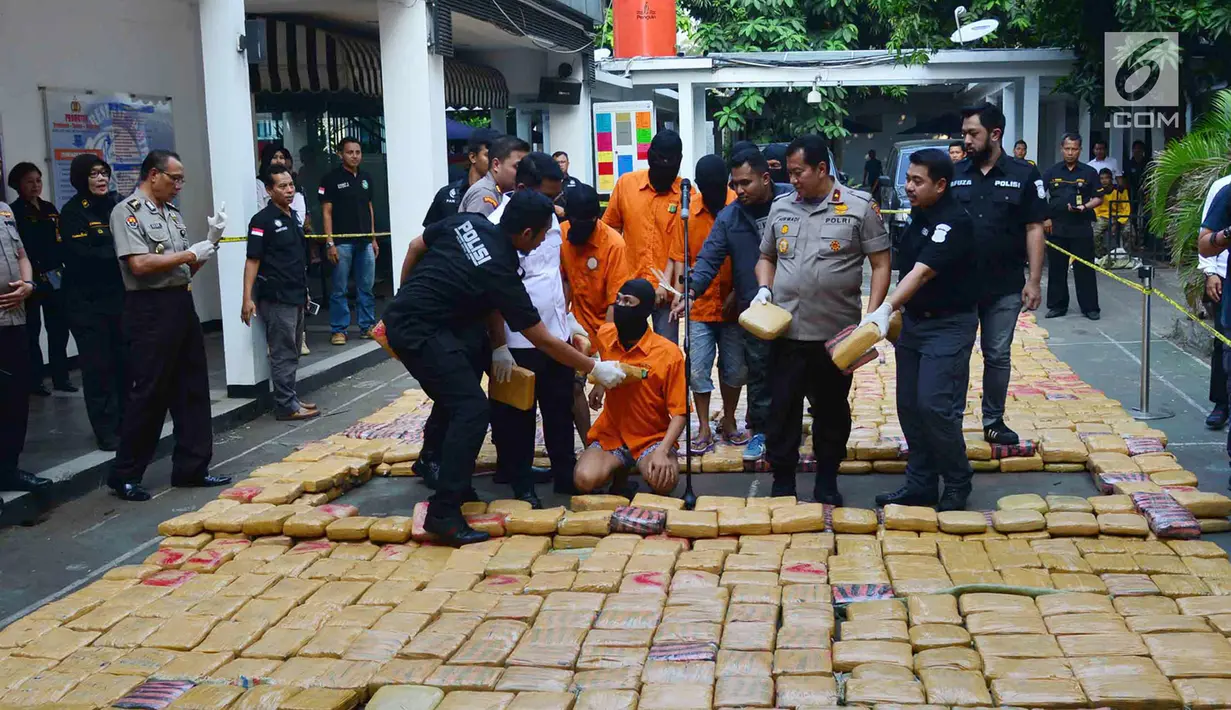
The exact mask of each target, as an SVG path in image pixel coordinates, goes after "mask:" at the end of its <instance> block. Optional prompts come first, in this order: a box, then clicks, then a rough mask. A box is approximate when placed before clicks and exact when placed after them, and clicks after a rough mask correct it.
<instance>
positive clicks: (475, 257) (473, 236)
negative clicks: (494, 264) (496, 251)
mask: <svg viewBox="0 0 1231 710" xmlns="http://www.w3.org/2000/svg"><path fill="white" fill-rule="evenodd" d="M453 233H454V234H456V235H457V243H458V244H461V245H462V251H463V252H464V253H465V254H466V258H467V259H470V263H471V264H474V265H475V266H481V265H483V264H486V263H487V262H489V261H491V259H492V255H491V254H489V253H487V247H486V246H484V245H483V240H482V239H480V238H479V233H478V232H476V231H475V229H474V225H473V224H471V223H470V221H469V220H467V221H465V222H463V223H462V224H461V226H459V227H458V228H457V229H454V230H453Z"/></svg>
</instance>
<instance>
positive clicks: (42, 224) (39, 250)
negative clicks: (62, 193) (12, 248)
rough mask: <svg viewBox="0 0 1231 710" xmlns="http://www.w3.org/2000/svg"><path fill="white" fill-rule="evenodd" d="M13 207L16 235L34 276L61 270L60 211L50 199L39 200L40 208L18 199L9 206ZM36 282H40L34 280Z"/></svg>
mask: <svg viewBox="0 0 1231 710" xmlns="http://www.w3.org/2000/svg"><path fill="white" fill-rule="evenodd" d="M9 207H11V208H13V220H14V221H16V222H17V233H18V234H20V235H21V243H22V244H23V245H25V247H26V256H28V257H29V258H30V266H31V267H32V268H33V269H34V275H35V276H38V275H39V274H43V273H46V272H48V271H51V270H52V269H58V268H60V267H61V266H62V265H63V261H62V260H61V256H60V246H59V235H60V231H59V230H60V212H59V211H58V210H57V209H56V206H55V205H53V204H51V203H50V202H48V201H47V200H43V199H40V200H39V201H38V207H37V208H35V206H34V205H32V204H30V203H29V202H26V201H25V200H23V199H20V198H18V199H17V200H14V201H13V202H10V203H9ZM35 280H36V281H37V280H38V279H35Z"/></svg>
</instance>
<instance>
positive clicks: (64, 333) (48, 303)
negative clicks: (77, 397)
mask: <svg viewBox="0 0 1231 710" xmlns="http://www.w3.org/2000/svg"><path fill="white" fill-rule="evenodd" d="M69 310H70V309H69V307H68V304H67V303H66V299H65V298H64V291H41V292H39V294H38V295H36V296H35V297H34V298H31V299H29V300H27V301H26V334H27V336H28V337H29V339H30V348H29V352H30V374H31V375H32V377H31V378H30V379H31V383H30V384H31V386H35V385H38V384H40V383H41V382H42V381H43V377H45V376H46V372H45V369H46V370H49V371H50V373H51V381H52V382H56V383H61V382H67V381H68V311H69ZM40 312H41V313H40ZM43 326H46V327H47V367H46V368H45V369H44V367H43V349H42V346H41V345H40V344H39V335H40V333H41V330H42V327H43Z"/></svg>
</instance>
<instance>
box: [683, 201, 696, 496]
mask: <svg viewBox="0 0 1231 710" xmlns="http://www.w3.org/2000/svg"><path fill="white" fill-rule="evenodd" d="M691 191H692V185H691V184H690V183H689V182H688V179H687V178H685V179H684V180H683V181H682V182H681V183H680V224H681V226H682V227H683V228H684V284H683V288H681V289H680V291H681V297H682V298H683V299H684V401H685V406H684V412H685V415H684V416H685V420H684V431H685V439H684V481H685V485H684V510H692V509H693V508H695V507H696V505H697V494H696V493H694V492H693V490H692V412H693V407H692V396H691V393H690V392H689V391H688V385H689V383H690V382H692V336H691V333H690V330H691V328H690V327H689V326H690V324H691V323H692V298H691V296H690V294H689V291H690V290H691V289H692V252H691V251H689V249H688V217H689V202H690V200H691Z"/></svg>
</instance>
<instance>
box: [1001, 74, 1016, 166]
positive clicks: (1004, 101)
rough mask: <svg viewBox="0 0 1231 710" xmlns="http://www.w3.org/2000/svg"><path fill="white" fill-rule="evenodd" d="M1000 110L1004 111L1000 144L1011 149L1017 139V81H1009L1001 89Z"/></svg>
mask: <svg viewBox="0 0 1231 710" xmlns="http://www.w3.org/2000/svg"><path fill="white" fill-rule="evenodd" d="M1000 110H1001V111H1002V112H1004V138H1003V139H1002V142H1001V145H1003V146H1006V147H1008V149H1009V150H1012V149H1013V143H1014V142H1016V141H1017V138H1018V133H1017V83H1016V82H1010V83H1009V84H1008V86H1005V87H1004V89H1002V90H1001V95H1000Z"/></svg>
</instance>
